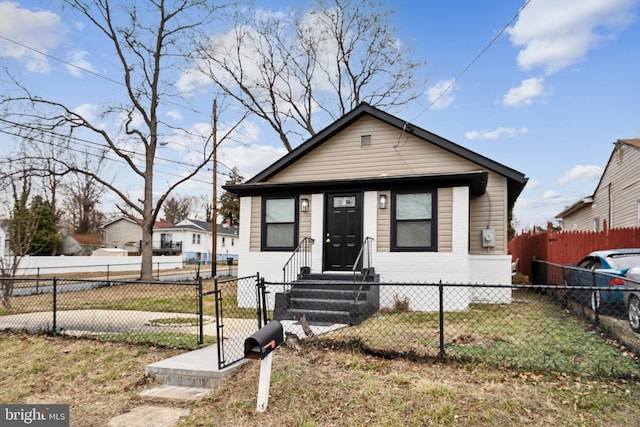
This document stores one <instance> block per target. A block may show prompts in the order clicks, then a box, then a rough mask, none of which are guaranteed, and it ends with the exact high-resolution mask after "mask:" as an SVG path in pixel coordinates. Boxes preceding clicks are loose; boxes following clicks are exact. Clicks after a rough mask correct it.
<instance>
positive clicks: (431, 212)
mask: <svg viewBox="0 0 640 427" xmlns="http://www.w3.org/2000/svg"><path fill="white" fill-rule="evenodd" d="M435 194H436V193H435V192H434V191H413V192H409V191H403V192H394V193H393V203H392V217H391V220H392V230H391V239H392V241H391V249H392V250H393V251H414V252H415V251H435V250H436V217H435V212H436V210H435Z"/></svg>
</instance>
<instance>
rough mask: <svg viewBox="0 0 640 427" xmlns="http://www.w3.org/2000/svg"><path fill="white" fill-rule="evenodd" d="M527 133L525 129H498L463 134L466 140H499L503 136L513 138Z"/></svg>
mask: <svg viewBox="0 0 640 427" xmlns="http://www.w3.org/2000/svg"><path fill="white" fill-rule="evenodd" d="M527 132H529V130H528V129H527V128H520V129H516V128H506V127H499V128H496V129H493V130H472V131H469V132H467V133H465V134H464V136H466V137H467V139H471V140H473V139H500V138H501V137H502V136H503V135H506V136H508V137H509V138H513V137H515V136H517V135H521V134H525V133H527Z"/></svg>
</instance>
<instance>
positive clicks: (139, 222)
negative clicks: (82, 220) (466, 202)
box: [100, 216, 173, 228]
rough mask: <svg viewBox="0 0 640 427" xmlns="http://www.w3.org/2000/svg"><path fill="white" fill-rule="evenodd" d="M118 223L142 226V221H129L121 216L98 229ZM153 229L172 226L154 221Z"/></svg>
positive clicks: (137, 219)
mask: <svg viewBox="0 0 640 427" xmlns="http://www.w3.org/2000/svg"><path fill="white" fill-rule="evenodd" d="M118 221H127V222H130V223H132V224H138V225H140V226H142V219H139V218H136V219H135V220H134V219H131V218H129V217H126V216H121V217H119V218H116V219H114V220H113V221H109V222H107V223H106V224H103V225H102V226H100V228H105V227H108V226H110V225H111V224H115V223H116V222H118ZM153 227H154V228H164V227H173V224H172V223H170V222H166V221H156V222H155V223H154V224H153Z"/></svg>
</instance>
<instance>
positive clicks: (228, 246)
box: [153, 219, 239, 263]
mask: <svg viewBox="0 0 640 427" xmlns="http://www.w3.org/2000/svg"><path fill="white" fill-rule="evenodd" d="M216 231H217V233H216V234H217V245H216V254H217V256H216V260H217V261H224V260H227V259H228V258H233V259H237V258H238V251H237V247H238V237H239V236H238V228H237V227H235V226H233V225H230V224H227V223H225V224H218V226H217V228H216ZM153 235H154V240H155V236H157V235H159V236H160V240H161V241H164V242H169V241H171V242H176V243H179V244H180V246H181V249H182V258H183V260H184V261H185V262H187V263H195V262H204V263H210V262H211V258H212V257H211V252H212V250H213V247H212V246H213V245H212V240H211V237H212V235H211V223H210V222H206V221H198V220H195V219H185V220H184V221H181V222H179V223H178V224H176V225H174V226H172V227H162V228H158V229H155V228H154V230H153Z"/></svg>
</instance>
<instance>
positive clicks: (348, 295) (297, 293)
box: [291, 285, 369, 301]
mask: <svg viewBox="0 0 640 427" xmlns="http://www.w3.org/2000/svg"><path fill="white" fill-rule="evenodd" d="M368 291H369V289H362V290H361V291H360V292H357V291H354V290H353V289H340V288H334V287H317V286H313V285H309V286H298V285H293V286H292V287H291V298H296V299H300V298H302V299H321V300H346V301H354V300H355V297H356V294H357V295H358V300H363V299H365V298H366V293H367V292H368Z"/></svg>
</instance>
